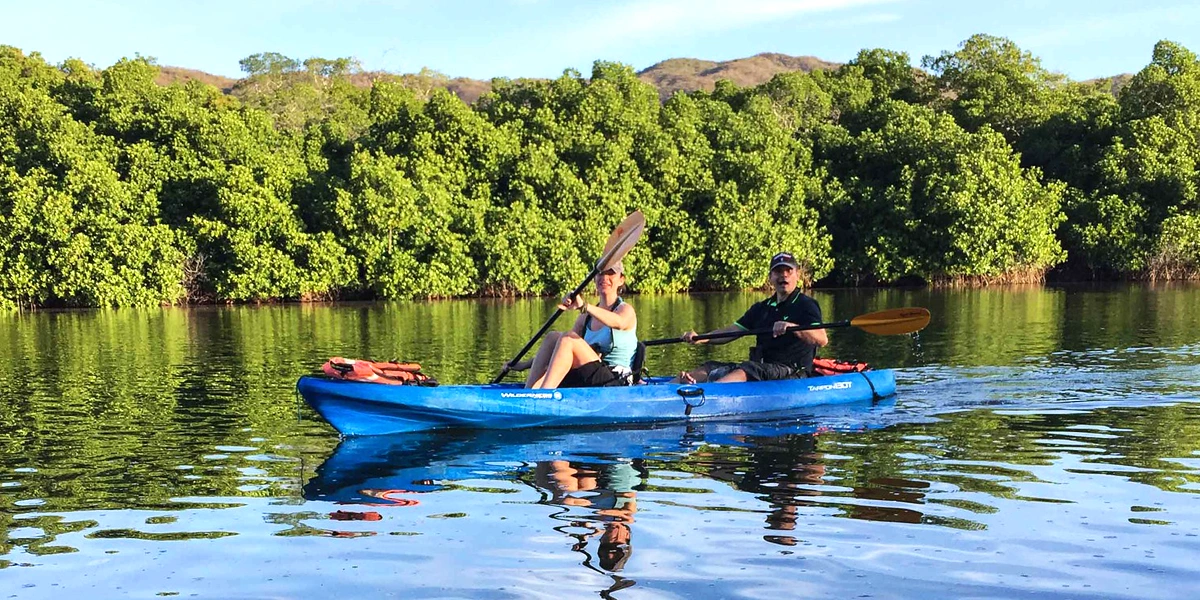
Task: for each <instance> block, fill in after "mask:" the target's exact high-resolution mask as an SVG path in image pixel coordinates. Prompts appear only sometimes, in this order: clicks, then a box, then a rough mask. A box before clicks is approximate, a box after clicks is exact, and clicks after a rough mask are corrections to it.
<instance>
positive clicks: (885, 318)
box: [850, 307, 929, 335]
mask: <svg viewBox="0 0 1200 600" xmlns="http://www.w3.org/2000/svg"><path fill="white" fill-rule="evenodd" d="M928 324H929V309H925V308H920V307H915V308H893V309H891V310H881V311H879V312H873V313H867V314H865V315H859V316H857V317H854V318H853V319H850V325H851V326H852V327H857V328H859V329H861V330H863V331H865V332H867V333H873V334H875V335H902V334H905V333H914V332H917V331H920V330H922V329H924V328H925V326H926V325H928Z"/></svg>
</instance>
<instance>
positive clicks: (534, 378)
mask: <svg viewBox="0 0 1200 600" xmlns="http://www.w3.org/2000/svg"><path fill="white" fill-rule="evenodd" d="M624 286H625V267H624V265H622V264H621V263H620V262H619V261H618V262H617V263H616V264H614V265H613V266H611V267H609V268H608V269H607V270H605V271H604V272H602V273H600V274H599V275H597V276H596V293H597V295H599V297H600V298H599V301H598V302H597V303H596V304H592V303H590V302H588V301H587V299H586V298H584V297H583V295H582V294H581V295H577V296H575V297H573V298H572V297H566V298H563V301H562V303H560V304H559V305H558V308H559V309H561V310H577V311H579V317H578V318H576V319H575V324H574V325H573V326H572V327H571V330H570V331H568V332H561V331H552V332H550V333H547V334H546V339H545V340H543V341H542V345H541V347H539V348H538V351H537V354H536V355H534V357H533V359H531V360H524V361H521V362H518V363H515V364H511V365H510V366H509V369H508V370H510V371H524V370H526V369H529V376H528V377H526V378H525V387H527V388H558V387H564V388H568V387H602V386H610V385H629V384H630V383H631V382H632V380H633V369H632V366H633V355H634V353H635V352H636V351H637V313H635V312H634V310H633V307H632V306H630V305H629V303H627V302H625V301H623V300H622V299H621V297H620V296H619V295H618V294H619V293H620V291H621V289H622V288H623V287H624Z"/></svg>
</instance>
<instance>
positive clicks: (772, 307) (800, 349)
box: [733, 289, 821, 371]
mask: <svg viewBox="0 0 1200 600" xmlns="http://www.w3.org/2000/svg"><path fill="white" fill-rule="evenodd" d="M776 321H787V322H788V323H795V324H796V325H813V324H816V323H820V322H821V307H820V306H819V305H817V301H816V300H813V299H812V298H809V297H808V296H805V295H804V294H802V293H800V290H799V289H797V290H796V291H794V292H792V295H790V296H788V297H787V299H786V300H784V301H783V302H776V301H775V296H774V295H772V296H771V297H770V298H767V299H766V300H763V301H762V302H758V303H756V304H754V305H753V306H751V307H750V308H749V310H747V311H746V314H744V315H742V316H741V318H739V319H738V320H736V321H734V322H733V324H734V325H736V326H738V327H741V328H742V329H745V330H747V331H748V330H751V329H763V328H769V327H771V326H772V325H773V324H774V323H775V322H776ZM757 337H758V351H759V353H760V355H761V360H762V361H763V362H773V363H780V364H785V365H789V366H791V367H794V368H796V369H804V370H806V371H807V370H810V369H812V361H813V358H814V357H815V356H816V355H817V345H816V344H811V343H809V342H806V341H804V340H802V339H800V338H798V337H796V334H794V333H786V334H784V335H781V336H779V337H773V336H772V335H771V334H770V333H769V332H768V333H764V334H759V335H758V336H757Z"/></svg>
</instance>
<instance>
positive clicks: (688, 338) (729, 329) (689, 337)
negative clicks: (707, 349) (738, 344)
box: [683, 323, 746, 346]
mask: <svg viewBox="0 0 1200 600" xmlns="http://www.w3.org/2000/svg"><path fill="white" fill-rule="evenodd" d="M738 331H746V330H745V329H743V328H742V327H741V326H739V325H738V324H737V323H734V324H733V325H726V326H724V327H722V328H720V329H714V330H712V331H710V332H708V333H706V334H704V335H712V334H714V333H734V332H738ZM697 335H699V334H697V333H696V332H695V331H689V332H687V333H685V334H683V341H685V342H687V343H689V344H696V345H700V344H712V345H714V346H720V345H721V344H728V343H729V342H732V341H733V340H736V339H738V338H736V337H727V338H716V339H712V340H697V339H694V338H695V337H696V336H697Z"/></svg>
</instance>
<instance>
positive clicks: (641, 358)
mask: <svg viewBox="0 0 1200 600" xmlns="http://www.w3.org/2000/svg"><path fill="white" fill-rule="evenodd" d="M645 363H646V344H643V343H641V342H638V343H637V349H636V350H634V351H633V362H631V363H630V364H629V368H630V370H631V371H633V385H637V384H639V383H642V381H643V380H645V379H646V378H647V377H649V376H650V373H649V372H648V371H646V369H645V366H644V365H645Z"/></svg>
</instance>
